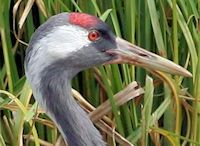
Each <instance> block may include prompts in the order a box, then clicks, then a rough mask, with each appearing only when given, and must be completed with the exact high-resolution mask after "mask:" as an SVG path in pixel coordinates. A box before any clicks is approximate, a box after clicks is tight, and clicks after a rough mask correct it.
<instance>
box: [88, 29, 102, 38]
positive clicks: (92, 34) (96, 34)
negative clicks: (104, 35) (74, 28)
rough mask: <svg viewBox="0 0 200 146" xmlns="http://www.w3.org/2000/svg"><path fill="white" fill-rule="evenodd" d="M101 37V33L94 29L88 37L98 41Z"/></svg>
mask: <svg viewBox="0 0 200 146" xmlns="http://www.w3.org/2000/svg"><path fill="white" fill-rule="evenodd" d="M99 38H100V33H99V32H98V31H96V30H92V31H91V32H89V34H88V39H89V40H90V41H96V40H98V39H99Z"/></svg>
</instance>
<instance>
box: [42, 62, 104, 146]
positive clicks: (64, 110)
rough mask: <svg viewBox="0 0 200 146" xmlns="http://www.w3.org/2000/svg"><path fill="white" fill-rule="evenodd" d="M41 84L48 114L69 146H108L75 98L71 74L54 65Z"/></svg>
mask: <svg viewBox="0 0 200 146" xmlns="http://www.w3.org/2000/svg"><path fill="white" fill-rule="evenodd" d="M40 81H41V82H40V90H41V91H40V92H41V95H42V98H43V104H46V105H45V109H46V112H47V114H48V115H49V116H50V117H51V118H52V120H53V121H54V122H55V123H56V124H57V126H58V128H59V130H60V132H61V133H62V135H63V137H64V139H65V141H67V143H68V144H69V146H102V145H105V143H104V142H103V141H102V137H101V135H100V133H99V131H98V130H97V129H96V128H95V127H94V125H93V123H92V122H91V120H90V119H89V117H88V115H87V114H86V113H85V111H83V109H82V108H81V107H80V106H79V105H78V104H77V103H76V101H75V100H74V98H73V97H72V95H71V85H70V82H71V77H69V76H68V72H66V71H64V70H62V69H61V68H59V67H58V66H57V65H50V66H48V67H46V68H45V69H44V71H43V72H42V73H41V80H40Z"/></svg>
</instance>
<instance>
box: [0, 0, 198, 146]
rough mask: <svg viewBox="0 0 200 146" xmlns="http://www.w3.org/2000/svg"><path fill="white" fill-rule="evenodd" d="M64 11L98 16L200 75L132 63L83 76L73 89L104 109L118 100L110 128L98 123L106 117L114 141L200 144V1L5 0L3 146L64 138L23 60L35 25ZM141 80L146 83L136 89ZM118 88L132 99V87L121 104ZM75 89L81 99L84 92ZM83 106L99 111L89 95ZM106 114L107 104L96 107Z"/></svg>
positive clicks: (0, 44) (0, 65) (0, 89)
mask: <svg viewBox="0 0 200 146" xmlns="http://www.w3.org/2000/svg"><path fill="white" fill-rule="evenodd" d="M64 11H65V12H71V11H78V12H86V13H89V14H93V15H96V16H98V17H100V18H101V19H102V20H103V21H106V22H107V23H108V24H109V25H110V26H111V28H112V29H113V31H114V32H115V33H116V35H117V36H120V37H123V38H124V39H126V40H128V41H130V42H132V43H134V44H137V45H139V46H141V47H143V48H146V49H147V50H149V51H152V52H155V53H157V54H159V55H161V56H163V57H166V58H168V59H170V60H172V61H174V62H175V63H177V64H180V65H181V66H183V67H185V68H186V69H188V70H189V71H190V72H191V73H192V74H193V77H192V78H185V77H181V76H174V75H168V74H163V73H159V74H155V73H150V72H148V71H145V70H144V69H142V68H138V67H135V66H130V65H107V66H100V67H97V68H93V69H89V70H86V71H84V72H82V73H80V74H78V75H77V77H75V78H74V80H73V88H75V89H76V90H77V91H79V92H80V93H81V95H83V97H85V98H86V99H87V101H88V102H89V103H90V104H91V105H93V106H95V107H97V106H98V105H101V104H102V103H103V101H105V100H106V99H109V101H110V103H111V104H110V105H111V106H107V107H106V108H105V109H109V107H112V112H109V113H108V112H105V113H106V115H107V117H106V118H105V117H104V119H103V121H104V124H105V123H106V125H107V126H108V127H110V130H111V131H109V130H108V129H109V128H108V129H105V127H104V126H102V125H101V124H98V123H99V122H98V119H100V118H101V117H102V116H99V117H98V118H97V122H94V123H96V126H97V127H98V128H99V129H100V131H102V134H103V136H104V138H105V141H106V142H107V143H108V145H131V144H134V145H136V146H137V145H138V146H151V145H155V146H161V145H162V146H168V145H174V146H179V145H182V146H187V145H191V146H196V145H200V102H199V101H200V19H199V14H200V1H199V0H109V1H108V0H0V36H1V39H0V145H1V146H7V145H13V146H19V145H30V146H32V145H36V146H39V145H46V146H52V145H61V143H62V140H61V137H60V134H59V132H58V131H57V129H56V127H55V126H54V124H53V123H52V122H51V120H50V119H49V118H48V117H47V116H46V115H45V113H44V112H43V111H42V109H40V108H37V104H36V102H35V101H34V98H33V97H32V92H31V89H30V87H29V86H28V84H27V82H26V78H25V76H24V66H23V64H24V55H25V50H26V48H27V45H28V42H29V40H30V38H31V35H32V34H33V32H34V31H35V29H36V28H37V27H38V26H40V25H41V24H42V23H44V22H45V21H46V20H47V19H48V18H49V17H50V16H52V15H54V14H57V13H60V12H64ZM134 81H137V82H138V83H139V84H140V86H139V87H137V88H135V87H136V86H137V85H136V83H135V82H134ZM129 84H131V86H130V85H129ZM127 85H129V86H128V87H127ZM133 86H134V88H133V90H131V91H127V89H129V88H132V87H133ZM125 87H127V88H125ZM140 87H143V88H144V90H145V94H144V95H140V94H142V92H137V93H138V94H137V95H136V92H135V90H136V91H138V89H141V88H140ZM133 91H134V92H133ZM140 91H141V90H140ZM118 92H120V93H122V95H123V96H121V97H120V99H126V97H127V95H129V94H128V93H129V92H131V98H130V99H131V100H130V99H126V101H123V102H122V101H120V102H119V103H117V102H115V99H116V96H114V95H115V94H116V93H118ZM73 93H74V96H76V97H77V99H78V100H79V101H80V99H81V96H80V95H79V94H78V93H77V92H75V91H73ZM138 95H140V96H139V97H137V98H135V99H133V98H134V97H135V96H138ZM55 102H56V101H55ZM121 104H123V105H121ZM81 105H82V106H83V107H85V108H86V109H87V110H89V111H92V110H94V108H92V107H91V106H90V105H88V104H87V102H86V101H82V102H81ZM118 105H121V106H118ZM108 111H109V110H108ZM100 113H101V110H98V111H97V112H96V114H97V115H99V114H100ZM105 113H104V115H105ZM94 121H95V120H94Z"/></svg>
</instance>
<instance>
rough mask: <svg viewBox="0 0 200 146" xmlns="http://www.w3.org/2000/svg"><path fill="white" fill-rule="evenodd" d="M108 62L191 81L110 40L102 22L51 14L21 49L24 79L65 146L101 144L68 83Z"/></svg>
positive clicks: (157, 58) (137, 50) (150, 55)
mask: <svg viewBox="0 0 200 146" xmlns="http://www.w3.org/2000/svg"><path fill="white" fill-rule="evenodd" d="M112 63H130V64H134V65H137V66H141V67H144V68H147V69H150V70H160V71H164V72H167V73H172V74H178V75H183V76H187V77H190V76H191V73H190V72H189V71H187V70H186V69H184V68H182V67H181V66H179V65H177V64H175V63H173V62H171V61H169V60H167V59H165V58H162V57H160V56H158V55H156V54H154V53H151V52H148V51H146V50H144V49H142V48H140V47H138V46H136V45H133V44H131V43H129V42H127V41H126V40H123V39H122V38H119V37H116V36H115V35H114V33H113V32H112V31H111V29H110V28H109V26H108V25H107V24H106V23H104V22H103V21H101V20H100V19H98V18H97V17H95V16H92V15H89V14H85V13H78V12H72V13H66V12H64V13H60V14H57V15H55V16H52V17H50V18H49V19H48V20H47V21H46V22H45V23H44V24H42V25H41V26H40V27H39V28H38V29H37V30H36V31H35V33H34V34H33V35H32V38H31V40H30V42H29V47H28V48H27V50H26V57H25V74H26V77H27V80H28V82H29V84H30V86H31V88H32V91H33V95H34V98H35V99H36V101H37V102H38V104H39V106H41V107H42V108H43V109H44V110H45V112H46V113H47V115H48V116H49V117H50V118H51V119H52V120H53V122H54V123H55V124H56V126H57V127H58V129H59V131H60V133H61V134H62V136H63V138H64V141H65V143H68V145H69V146H104V145H106V143H105V142H104V141H103V140H102V136H101V135H100V133H99V131H98V130H97V129H96V128H95V126H94V125H93V123H92V122H91V120H90V119H89V116H88V115H87V114H86V112H85V111H84V110H83V109H82V108H81V107H80V106H79V105H78V103H77V102H76V101H75V99H74V98H73V97H72V93H71V80H72V78H73V77H74V76H75V75H76V74H77V73H78V72H80V71H82V70H84V69H87V68H90V67H92V66H97V65H100V64H112Z"/></svg>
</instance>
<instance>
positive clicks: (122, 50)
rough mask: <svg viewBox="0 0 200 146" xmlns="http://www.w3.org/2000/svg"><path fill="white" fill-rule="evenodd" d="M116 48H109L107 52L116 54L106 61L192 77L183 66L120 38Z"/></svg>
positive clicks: (117, 40) (117, 39)
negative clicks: (114, 57)
mask: <svg viewBox="0 0 200 146" xmlns="http://www.w3.org/2000/svg"><path fill="white" fill-rule="evenodd" d="M116 42H117V48H116V49H110V50H108V51H107V53H109V54H112V55H115V56H117V57H116V59H114V60H112V61H109V62H107V63H111V64H112V63H129V64H134V65H137V66H141V67H144V68H147V69H150V70H159V71H163V72H167V73H171V74H177V75H182V76H186V77H192V74H191V73H190V72H189V71H187V70H186V69H185V68H183V67H181V66H179V65H177V64H175V63H173V62H172V61H169V60H167V59H165V58H163V57H161V56H158V55H156V54H154V53H151V52H149V51H147V50H144V49H142V48H140V47H138V46H136V45H133V44H131V43H129V42H127V41H125V40H123V39H121V38H116Z"/></svg>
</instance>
